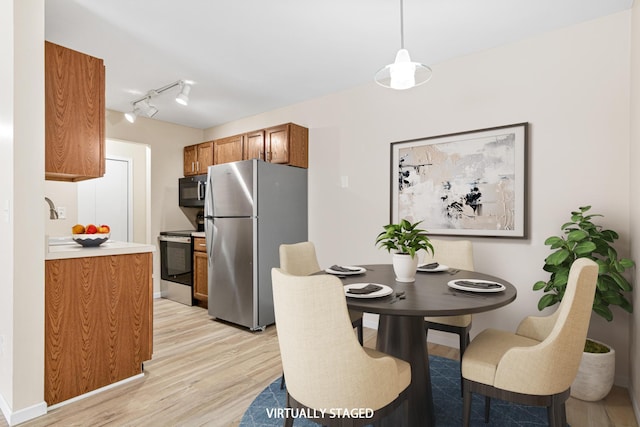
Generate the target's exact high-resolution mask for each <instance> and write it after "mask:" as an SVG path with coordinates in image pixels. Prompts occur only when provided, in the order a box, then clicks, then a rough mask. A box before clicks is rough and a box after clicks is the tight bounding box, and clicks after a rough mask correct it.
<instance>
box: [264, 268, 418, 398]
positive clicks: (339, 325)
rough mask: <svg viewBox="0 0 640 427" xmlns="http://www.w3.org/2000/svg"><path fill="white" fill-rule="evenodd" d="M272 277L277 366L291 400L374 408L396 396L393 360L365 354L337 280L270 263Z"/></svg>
mask: <svg viewBox="0 0 640 427" xmlns="http://www.w3.org/2000/svg"><path fill="white" fill-rule="evenodd" d="M272 282H273V304H274V310H275V317H276V327H277V330H278V342H279V345H280V354H281V357H282V366H283V369H284V374H285V376H286V379H287V391H288V393H289V394H290V395H291V396H292V397H293V398H294V399H296V400H297V401H298V402H300V403H302V404H303V405H306V406H307V407H310V408H315V409H321V408H325V409H328V408H371V409H373V410H377V409H379V408H381V407H383V406H384V405H386V404H388V403H389V402H391V401H393V400H394V399H395V398H396V397H397V396H398V395H399V391H401V390H402V389H401V388H400V390H399V387H398V369H397V367H396V362H395V361H394V359H393V358H391V357H388V356H384V357H379V358H373V357H369V356H368V355H367V353H366V352H365V350H364V349H363V348H362V347H361V346H360V344H359V343H358V340H357V339H356V337H355V335H354V334H353V329H352V326H351V321H350V320H349V315H348V313H347V302H346V297H345V295H344V289H343V286H342V283H341V282H340V279H338V278H337V277H334V276H330V275H317V276H292V275H289V274H286V273H284V272H283V271H282V270H281V269H278V268H274V269H273V270H272ZM405 387H406V385H405Z"/></svg>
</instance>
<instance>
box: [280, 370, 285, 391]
mask: <svg viewBox="0 0 640 427" xmlns="http://www.w3.org/2000/svg"><path fill="white" fill-rule="evenodd" d="M283 389H284V372H283V373H282V376H281V377H280V390H283Z"/></svg>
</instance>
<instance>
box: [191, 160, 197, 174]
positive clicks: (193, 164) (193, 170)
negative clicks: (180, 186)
mask: <svg viewBox="0 0 640 427" xmlns="http://www.w3.org/2000/svg"><path fill="white" fill-rule="evenodd" d="M195 168H196V164H195V162H191V172H195V171H196V169H195Z"/></svg>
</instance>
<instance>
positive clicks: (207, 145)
mask: <svg viewBox="0 0 640 427" xmlns="http://www.w3.org/2000/svg"><path fill="white" fill-rule="evenodd" d="M197 148H198V161H197V165H198V168H197V170H198V174H199V175H200V174H203V173H207V169H208V168H209V166H211V165H213V164H214V163H213V161H214V159H215V157H214V153H213V141H209V142H203V143H202V144H198V146H197Z"/></svg>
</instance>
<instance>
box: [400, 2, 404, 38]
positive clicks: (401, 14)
mask: <svg viewBox="0 0 640 427" xmlns="http://www.w3.org/2000/svg"><path fill="white" fill-rule="evenodd" d="M402 3H403V1H402V0H400V48H401V49H404V11H403V7H402Z"/></svg>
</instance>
